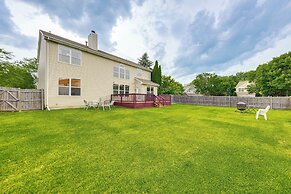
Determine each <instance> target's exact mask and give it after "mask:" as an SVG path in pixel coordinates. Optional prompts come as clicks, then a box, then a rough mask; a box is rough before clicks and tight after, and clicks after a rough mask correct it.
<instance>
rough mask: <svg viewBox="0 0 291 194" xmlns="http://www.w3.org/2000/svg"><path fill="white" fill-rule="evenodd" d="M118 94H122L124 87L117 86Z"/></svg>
mask: <svg viewBox="0 0 291 194" xmlns="http://www.w3.org/2000/svg"><path fill="white" fill-rule="evenodd" d="M119 94H124V85H119Z"/></svg>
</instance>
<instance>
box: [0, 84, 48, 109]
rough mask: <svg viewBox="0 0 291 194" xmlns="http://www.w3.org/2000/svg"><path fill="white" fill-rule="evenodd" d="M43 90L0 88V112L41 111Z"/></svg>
mask: <svg viewBox="0 0 291 194" xmlns="http://www.w3.org/2000/svg"><path fill="white" fill-rule="evenodd" d="M43 100H44V95H43V90H39V89H18V88H1V87H0V111H22V110H43V107H44V101H43Z"/></svg>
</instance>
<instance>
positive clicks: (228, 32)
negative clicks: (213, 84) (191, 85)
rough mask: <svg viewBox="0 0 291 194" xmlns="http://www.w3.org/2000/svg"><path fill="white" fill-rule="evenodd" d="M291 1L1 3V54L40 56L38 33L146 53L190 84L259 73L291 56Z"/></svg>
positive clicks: (133, 56) (125, 53)
mask: <svg viewBox="0 0 291 194" xmlns="http://www.w3.org/2000/svg"><path fill="white" fill-rule="evenodd" d="M290 10H291V0H280V1H278V0H236V1H232V0H216V1H213V0H193V1H190V0H185V1H183V0H180V1H178V0H171V1H167V0H161V1H154V0H152V1H151V0H149V1H147V0H144V1H143V0H122V1H116V0H100V1H94V0H90V1H89V0H88V1H86V0H84V1H74V0H70V1H65V0H50V1H41V0H22V1H19V0H0V15H1V17H0V48H4V49H6V50H8V51H12V52H13V53H14V55H15V57H16V59H21V58H23V57H35V56H36V49H37V38H38V30H39V29H43V30H46V31H51V32H52V33H55V34H58V35H61V36H64V37H66V38H69V39H72V40H75V41H78V42H80V43H84V42H85V41H86V39H87V35H88V34H89V32H90V31H91V30H95V31H96V32H97V33H98V38H99V48H100V49H101V50H104V51H107V52H110V53H112V54H116V55H118V56H121V57H124V58H127V59H130V60H133V61H137V58H139V57H140V56H141V55H142V54H143V53H144V52H148V54H149V55H150V58H151V59H152V60H158V61H159V62H160V64H161V65H162V69H163V73H164V74H167V75H171V76H173V77H174V78H175V79H177V80H178V81H180V82H181V83H183V84H185V83H188V82H190V81H192V80H193V79H194V78H195V76H196V75H197V74H199V73H202V72H214V73H217V74H220V75H229V74H234V73H236V72H239V71H248V70H252V69H255V68H256V67H257V66H258V65H259V64H262V63H264V62H267V61H269V60H271V59H272V58H273V57H275V56H279V55H280V54H283V53H285V52H288V51H291V11H290Z"/></svg>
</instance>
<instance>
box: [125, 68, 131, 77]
mask: <svg viewBox="0 0 291 194" xmlns="http://www.w3.org/2000/svg"><path fill="white" fill-rule="evenodd" d="M129 77H130V73H129V70H128V69H126V70H125V79H129Z"/></svg>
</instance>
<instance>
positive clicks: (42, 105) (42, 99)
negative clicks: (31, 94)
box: [41, 89, 44, 110]
mask: <svg viewBox="0 0 291 194" xmlns="http://www.w3.org/2000/svg"><path fill="white" fill-rule="evenodd" d="M43 101H44V95H43V89H41V110H43V109H44V103H43Z"/></svg>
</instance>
